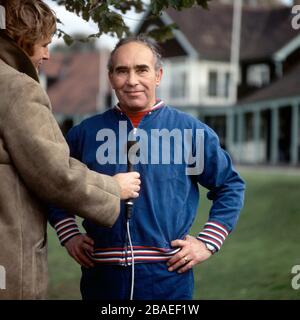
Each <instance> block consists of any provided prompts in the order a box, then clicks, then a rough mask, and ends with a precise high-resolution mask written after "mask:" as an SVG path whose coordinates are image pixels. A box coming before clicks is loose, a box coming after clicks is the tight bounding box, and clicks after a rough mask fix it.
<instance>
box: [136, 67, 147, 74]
mask: <svg viewBox="0 0 300 320" xmlns="http://www.w3.org/2000/svg"><path fill="white" fill-rule="evenodd" d="M147 71H148V69H147V68H144V69H139V70H138V73H145V72H147Z"/></svg>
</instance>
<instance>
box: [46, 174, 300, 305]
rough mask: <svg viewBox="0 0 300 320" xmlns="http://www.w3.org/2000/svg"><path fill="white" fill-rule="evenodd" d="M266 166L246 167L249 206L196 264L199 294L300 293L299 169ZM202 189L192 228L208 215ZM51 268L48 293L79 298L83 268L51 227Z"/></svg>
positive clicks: (247, 296) (280, 296)
mask: <svg viewBox="0 0 300 320" xmlns="http://www.w3.org/2000/svg"><path fill="white" fill-rule="evenodd" d="M262 172H263V171H254V170H253V171H251V170H250V171H249V170H247V171H241V174H242V176H243V178H244V179H245V180H246V184H247V186H246V187H247V190H246V199H245V207H244V209H243V211H242V214H241V217H240V220H239V222H238V225H237V228H236V230H235V231H234V232H233V233H232V234H231V235H230V236H229V238H228V239H227V241H226V242H225V244H224V246H223V247H222V250H221V251H220V252H219V253H218V254H216V255H214V256H213V257H212V258H211V259H210V260H208V261H206V262H205V263H203V264H202V265H199V266H197V267H196V268H195V294H194V297H195V299H300V289H299V290H298V291H297V290H293V289H292V287H291V279H292V275H291V269H292V267H293V266H294V265H296V264H298V265H300V250H299V247H300V203H299V202H298V201H299V199H300V175H297V176H292V175H285V174H284V173H271V172H269V173H262ZM282 172H284V171H282ZM201 192H202V193H201V194H202V198H201V206H200V208H199V215H198V219H197V221H195V224H194V227H193V232H192V234H196V233H197V232H198V231H199V227H200V226H201V227H202V226H203V225H204V223H205V221H206V219H207V212H208V208H209V202H208V201H207V200H206V196H205V195H206V191H205V190H204V189H201ZM49 273H50V279H49V299H80V293H79V279H80V269H79V267H78V266H77V264H76V263H75V262H73V260H72V259H71V258H70V257H69V256H68V255H67V253H66V251H65V249H64V248H62V247H61V246H60V245H59V244H58V240H57V239H56V236H55V234H54V233H53V231H52V230H50V229H49Z"/></svg>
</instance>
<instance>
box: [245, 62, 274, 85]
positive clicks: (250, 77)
mask: <svg viewBox="0 0 300 320" xmlns="http://www.w3.org/2000/svg"><path fill="white" fill-rule="evenodd" d="M269 83H270V68H269V66H268V65H267V64H254V65H252V66H249V67H248V70H247V84H248V85H249V86H254V87H258V88H260V87H262V86H264V85H266V84H269Z"/></svg>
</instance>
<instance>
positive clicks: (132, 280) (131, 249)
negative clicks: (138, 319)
mask: <svg viewBox="0 0 300 320" xmlns="http://www.w3.org/2000/svg"><path fill="white" fill-rule="evenodd" d="M127 235H128V240H129V245H130V251H131V269H132V272H131V289H130V300H133V290H134V254H133V246H132V242H131V236H130V230H129V220H127Z"/></svg>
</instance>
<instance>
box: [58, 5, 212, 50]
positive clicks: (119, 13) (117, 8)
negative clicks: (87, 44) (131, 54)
mask: <svg viewBox="0 0 300 320" xmlns="http://www.w3.org/2000/svg"><path fill="white" fill-rule="evenodd" d="M53 1H54V2H57V3H58V4H59V5H62V6H65V8H66V9H67V10H68V11H70V12H73V13H76V14H77V15H78V16H80V17H82V18H83V19H84V20H86V21H93V22H95V23H96V24H97V26H98V30H99V32H98V33H96V34H91V35H89V36H88V38H91V37H100V36H101V35H102V34H110V35H113V36H117V37H118V38H122V37H124V36H128V35H130V30H129V27H128V26H127V24H126V23H125V21H124V15H125V14H126V13H127V12H128V11H130V10H134V11H135V12H136V13H143V12H146V11H149V12H150V15H149V16H150V17H151V18H153V16H159V15H160V14H161V13H162V11H163V10H165V9H167V8H174V9H175V10H184V9H186V8H191V7H193V6H201V7H203V8H207V7H208V1H210V0H151V1H148V2H149V3H148V4H145V3H144V2H143V1H142V0H127V1H119V0H56V1H55V0H53ZM174 27H176V26H175V25H173V24H172V25H169V26H165V27H162V28H160V29H157V30H151V32H150V33H149V36H151V37H153V38H155V39H156V40H158V41H164V40H167V39H169V38H170V37H172V29H173V28H174ZM58 35H59V36H62V37H63V38H64V40H65V42H66V43H67V44H71V43H72V42H73V38H72V37H71V36H70V35H68V34H66V33H65V32H64V31H63V30H62V29H59V30H58Z"/></svg>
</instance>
